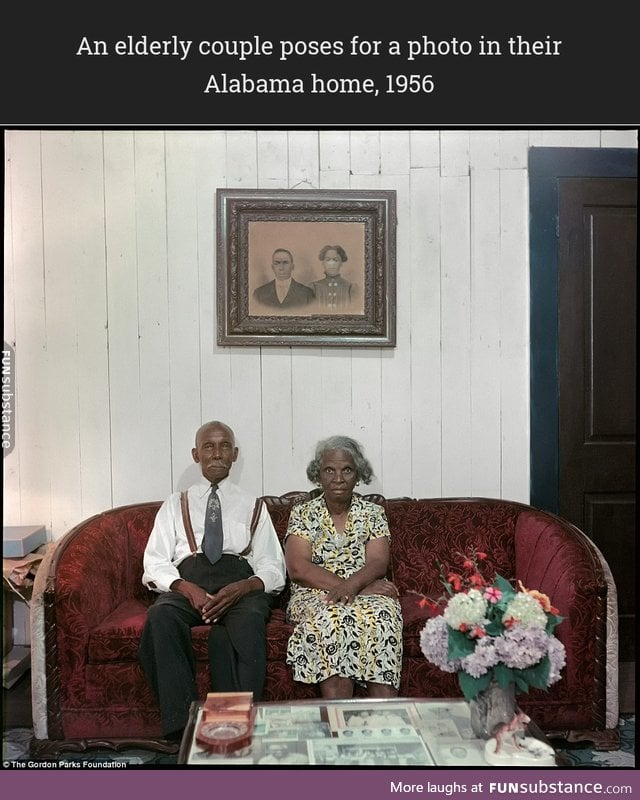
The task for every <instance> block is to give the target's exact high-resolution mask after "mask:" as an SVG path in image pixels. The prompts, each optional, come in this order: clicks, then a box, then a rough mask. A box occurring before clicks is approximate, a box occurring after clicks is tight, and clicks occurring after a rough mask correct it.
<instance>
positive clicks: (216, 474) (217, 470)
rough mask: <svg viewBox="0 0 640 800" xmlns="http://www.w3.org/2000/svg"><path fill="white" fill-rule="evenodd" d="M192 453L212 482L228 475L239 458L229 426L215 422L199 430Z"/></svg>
mask: <svg viewBox="0 0 640 800" xmlns="http://www.w3.org/2000/svg"><path fill="white" fill-rule="evenodd" d="M191 455H192V456H193V460H194V461H195V462H196V464H200V469H201V470H202V474H203V475H204V477H205V478H206V479H207V480H208V481H209V482H210V483H219V482H220V481H221V480H223V479H224V478H226V477H227V475H228V474H229V471H230V470H231V465H232V464H233V462H234V461H235V460H236V459H237V458H238V448H237V447H236V443H235V440H234V438H233V433H232V431H231V430H230V429H229V428H227V427H226V426H225V425H217V424H213V425H207V426H206V427H205V428H203V429H202V430H200V431H199V432H198V436H197V438H196V446H195V447H194V448H193V450H192V451H191Z"/></svg>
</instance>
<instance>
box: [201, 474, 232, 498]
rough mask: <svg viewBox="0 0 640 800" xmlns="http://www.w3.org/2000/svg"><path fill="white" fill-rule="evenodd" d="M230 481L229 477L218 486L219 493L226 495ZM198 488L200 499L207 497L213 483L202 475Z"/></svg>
mask: <svg viewBox="0 0 640 800" xmlns="http://www.w3.org/2000/svg"><path fill="white" fill-rule="evenodd" d="M228 480H229V476H227V477H226V478H223V479H222V480H221V481H220V483H219V484H218V491H219V492H220V494H221V495H224V493H225V484H226V483H227V481H228ZM196 487H197V492H198V497H205V495H207V494H208V493H209V490H210V489H211V483H210V482H209V481H208V480H207V479H206V478H205V477H204V475H202V476H201V478H200V480H199V481H198V483H197V484H196Z"/></svg>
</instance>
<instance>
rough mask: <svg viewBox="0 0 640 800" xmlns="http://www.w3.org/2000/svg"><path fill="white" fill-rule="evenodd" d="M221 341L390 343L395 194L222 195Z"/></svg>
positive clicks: (393, 312) (246, 191)
mask: <svg viewBox="0 0 640 800" xmlns="http://www.w3.org/2000/svg"><path fill="white" fill-rule="evenodd" d="M216 217H217V304H216V306H217V342H218V344H219V345H251V346H256V345H259V346H263V345H276V346H280V347H281V346H283V345H291V346H301V345H305V346H306V345H310V346H317V347H328V346H342V347H393V346H395V339H396V307H395V301H396V283H395V281H396V264H395V261H396V193H395V191H391V190H388V191H387V190H380V191H375V190H371V191H370V190H363V191H359V190H355V189H345V190H336V191H333V190H332V191H328V190H298V189H290V190H289V189H282V190H275V191H261V190H257V189H256V190H254V189H218V190H217V192H216Z"/></svg>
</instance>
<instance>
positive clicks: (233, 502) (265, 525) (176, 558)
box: [142, 478, 286, 594]
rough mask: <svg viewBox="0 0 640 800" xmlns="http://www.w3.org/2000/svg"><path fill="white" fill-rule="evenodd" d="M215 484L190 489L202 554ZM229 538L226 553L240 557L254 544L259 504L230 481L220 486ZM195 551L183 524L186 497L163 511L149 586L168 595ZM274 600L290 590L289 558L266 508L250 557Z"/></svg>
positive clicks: (153, 539) (149, 561)
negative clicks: (253, 527) (181, 566)
mask: <svg viewBox="0 0 640 800" xmlns="http://www.w3.org/2000/svg"><path fill="white" fill-rule="evenodd" d="M210 490H211V484H210V483H209V481H207V480H206V479H205V478H202V479H201V480H200V481H199V482H198V483H196V484H194V485H193V486H190V487H189V490H188V497H189V513H190V516H191V525H192V527H193V534H194V536H195V540H196V545H197V547H198V552H202V539H203V537H204V515H205V509H206V507H207V499H208V496H209V491H210ZM218 496H219V498H220V508H221V510H222V528H223V532H224V542H223V546H222V552H223V553H232V554H236V555H238V554H240V553H242V551H243V550H244V549H245V548H246V546H247V545H248V544H249V538H250V533H249V526H250V524H251V517H252V516H253V508H254V504H255V501H256V498H255V497H254V496H253V495H251V494H249V493H248V492H245V491H244V490H243V489H241V488H240V487H239V486H236V484H234V483H231V482H230V481H229V479H228V478H225V479H224V480H223V481H221V482H220V484H219V485H218ZM189 555H191V549H190V547H189V542H188V540H187V534H186V532H185V529H184V525H183V522H182V511H181V508H180V492H175V493H174V494H172V495H170V496H169V497H168V498H167V499H166V500H165V501H164V503H163V504H162V505H161V506H160V509H159V511H158V514H157V516H156V519H155V522H154V525H153V530H152V531H151V535H150V536H149V541H148V542H147V546H146V549H145V551H144V561H143V565H144V574H143V576H142V582H143V584H144V585H145V586H146V587H147V588H149V589H152V590H153V591H155V592H168V591H169V589H170V587H171V584H172V583H173V582H174V581H175V580H177V579H178V578H180V573H179V572H178V565H179V564H180V562H181V561H183V560H184V559H185V558H186V557H187V556H189ZM245 557H246V559H247V561H248V562H249V564H250V565H251V568H252V569H253V572H254V574H255V575H256V576H257V577H258V578H260V580H261V581H262V583H263V584H264V590H265V592H267V593H268V594H278V593H279V592H281V591H282V589H283V588H284V584H285V575H286V573H285V563H284V554H283V552H282V546H281V545H280V540H279V539H278V535H277V534H276V531H275V528H274V527H273V523H272V522H271V517H270V516H269V512H268V511H267V509H266V507H265V506H263V507H262V510H261V512H260V519H259V521H258V526H257V528H256V532H255V534H254V536H253V543H252V545H251V552H250V553H248V554H247V556H245Z"/></svg>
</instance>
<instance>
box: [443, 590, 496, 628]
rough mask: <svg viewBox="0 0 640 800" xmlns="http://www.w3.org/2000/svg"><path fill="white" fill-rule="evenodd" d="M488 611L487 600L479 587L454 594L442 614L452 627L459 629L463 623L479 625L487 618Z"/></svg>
mask: <svg viewBox="0 0 640 800" xmlns="http://www.w3.org/2000/svg"><path fill="white" fill-rule="evenodd" d="M486 613H487V602H486V600H485V599H484V598H483V596H482V593H481V592H479V591H478V590H477V589H469V591H468V592H466V593H465V592H459V593H458V594H454V595H453V597H452V598H451V599H450V600H449V602H448V603H447V607H446V608H445V610H444V613H443V615H442V616H443V617H444V618H445V619H446V620H447V624H448V625H449V626H450V627H452V628H455V630H459V628H460V626H461V625H466V626H467V627H470V626H473V625H478V624H479V623H481V622H482V621H483V620H484V619H485V617H486Z"/></svg>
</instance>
